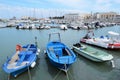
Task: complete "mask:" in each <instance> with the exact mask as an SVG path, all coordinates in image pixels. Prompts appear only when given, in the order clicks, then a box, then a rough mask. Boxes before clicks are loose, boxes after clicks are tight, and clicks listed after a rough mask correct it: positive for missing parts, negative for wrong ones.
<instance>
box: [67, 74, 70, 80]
mask: <svg viewBox="0 0 120 80" xmlns="http://www.w3.org/2000/svg"><path fill="white" fill-rule="evenodd" d="M66 75H67V80H70V79H69V76H68V73H67V72H66Z"/></svg>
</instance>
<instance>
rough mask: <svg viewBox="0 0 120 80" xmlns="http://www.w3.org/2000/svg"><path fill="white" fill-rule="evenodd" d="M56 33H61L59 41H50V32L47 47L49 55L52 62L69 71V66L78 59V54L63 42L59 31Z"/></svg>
mask: <svg viewBox="0 0 120 80" xmlns="http://www.w3.org/2000/svg"><path fill="white" fill-rule="evenodd" d="M54 34H58V35H59V41H50V37H51V34H49V43H48V44H47V49H46V53H47V56H48V58H49V61H50V62H51V64H53V65H54V66H55V67H57V68H59V69H60V70H63V71H65V72H67V71H68V69H69V66H70V65H71V64H72V63H74V62H75V61H76V55H75V54H74V53H73V51H72V50H71V49H69V48H68V47H67V46H66V45H65V44H63V43H62V42H61V39H60V34H59V33H54Z"/></svg>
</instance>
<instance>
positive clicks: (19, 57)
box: [2, 44, 39, 77]
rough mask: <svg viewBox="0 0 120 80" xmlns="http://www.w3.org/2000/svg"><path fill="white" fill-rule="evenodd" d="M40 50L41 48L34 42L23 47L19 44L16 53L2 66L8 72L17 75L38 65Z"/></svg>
mask: <svg viewBox="0 0 120 80" xmlns="http://www.w3.org/2000/svg"><path fill="white" fill-rule="evenodd" d="M38 52H39V50H38V49H37V46H36V45H34V44H27V45H25V46H23V47H21V46H20V45H17V46H16V53H15V54H14V55H13V56H12V57H11V58H8V59H7V61H6V62H5V63H4V64H3V66H2V68H3V70H4V71H5V72H6V73H8V74H10V75H12V76H14V77H17V76H18V75H19V74H21V73H22V72H25V71H26V70H28V69H29V68H30V67H31V68H33V67H34V66H35V65H36V59H37V55H38Z"/></svg>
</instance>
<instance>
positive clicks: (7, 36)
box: [0, 26, 120, 80]
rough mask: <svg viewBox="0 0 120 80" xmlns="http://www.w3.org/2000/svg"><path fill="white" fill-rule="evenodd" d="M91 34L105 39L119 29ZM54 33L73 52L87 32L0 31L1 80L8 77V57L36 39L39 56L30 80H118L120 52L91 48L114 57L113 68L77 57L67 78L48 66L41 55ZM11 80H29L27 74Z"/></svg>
mask: <svg viewBox="0 0 120 80" xmlns="http://www.w3.org/2000/svg"><path fill="white" fill-rule="evenodd" d="M93 31H94V36H95V37H98V36H101V35H108V31H115V32H118V33H120V26H113V27H104V28H99V29H95V30H93ZM53 32H59V33H60V34H61V41H62V42H63V43H65V44H66V45H67V46H68V47H70V48H72V45H73V44H74V43H77V42H79V41H80V39H81V38H82V37H83V36H84V35H85V34H86V32H87V30H72V29H68V30H65V31H64V30H60V29H58V28H51V29H49V30H47V29H43V30H36V29H34V30H20V29H19V30H17V29H16V28H14V27H13V28H1V29H0V80H7V77H8V74H6V73H5V72H4V71H3V69H2V65H3V64H4V62H5V61H6V60H7V56H8V57H10V56H12V55H13V53H15V47H16V45H17V44H20V45H25V44H28V43H35V37H37V44H38V47H39V48H40V50H41V52H40V55H39V58H38V60H37V64H36V66H35V68H33V69H31V70H30V73H31V80H88V79H89V80H120V50H106V49H102V48H98V47H94V48H98V49H100V50H102V51H105V52H107V53H108V54H111V55H113V57H114V59H113V61H114V64H115V67H114V68H113V67H112V65H111V63H110V62H102V63H96V62H93V61H90V60H88V59H86V58H84V57H83V56H80V55H78V54H76V55H77V60H76V62H75V63H74V64H72V66H71V67H70V68H69V71H68V73H67V74H65V73H64V72H62V71H60V70H59V69H57V68H55V67H54V66H53V65H51V64H50V62H49V60H48V59H47V58H46V56H45V54H44V50H45V49H46V44H47V43H48V37H49V35H48V34H49V33H53ZM87 46H88V45H87ZM10 80H29V76H28V71H26V72H24V73H22V74H21V75H19V76H18V77H17V78H14V77H12V76H11V77H10Z"/></svg>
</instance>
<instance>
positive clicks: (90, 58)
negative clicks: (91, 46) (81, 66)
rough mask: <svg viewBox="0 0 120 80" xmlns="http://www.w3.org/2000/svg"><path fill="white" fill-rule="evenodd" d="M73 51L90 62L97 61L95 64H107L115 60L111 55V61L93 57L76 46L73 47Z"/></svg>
mask: <svg viewBox="0 0 120 80" xmlns="http://www.w3.org/2000/svg"><path fill="white" fill-rule="evenodd" d="M73 50H74V51H75V52H76V53H78V54H80V55H82V56H84V57H85V58H87V59H89V60H91V61H95V62H106V61H110V60H112V59H113V57H112V56H111V55H110V58H109V59H107V58H106V59H102V58H98V57H95V56H93V55H92V54H93V53H90V52H86V51H84V50H82V49H80V48H77V47H75V46H73ZM93 51H95V50H93ZM101 54H102V52H101Z"/></svg>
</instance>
